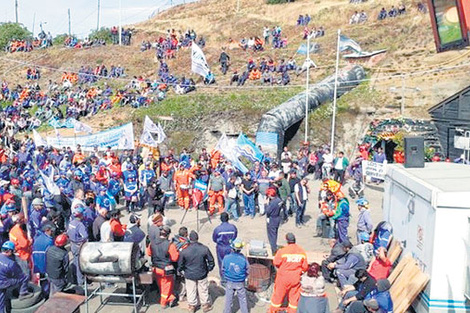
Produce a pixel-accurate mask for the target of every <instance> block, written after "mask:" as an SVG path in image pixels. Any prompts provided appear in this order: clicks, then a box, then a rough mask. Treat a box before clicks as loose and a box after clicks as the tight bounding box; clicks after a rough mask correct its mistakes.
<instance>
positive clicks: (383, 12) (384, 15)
mask: <svg viewBox="0 0 470 313" xmlns="http://www.w3.org/2000/svg"><path fill="white" fill-rule="evenodd" d="M386 18H387V10H385V8H382V10H380V13H379V16H378V17H377V19H378V20H379V21H381V20H384V19H386Z"/></svg>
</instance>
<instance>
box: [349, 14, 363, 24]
mask: <svg viewBox="0 0 470 313" xmlns="http://www.w3.org/2000/svg"><path fill="white" fill-rule="evenodd" d="M360 17H361V15H360V14H359V12H357V11H355V12H354V14H353V15H352V16H351V18H350V19H349V24H358V23H359V18H360Z"/></svg>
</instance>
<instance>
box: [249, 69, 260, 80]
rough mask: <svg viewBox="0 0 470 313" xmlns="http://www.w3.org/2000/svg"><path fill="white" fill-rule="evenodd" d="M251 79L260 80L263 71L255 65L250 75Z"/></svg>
mask: <svg viewBox="0 0 470 313" xmlns="http://www.w3.org/2000/svg"><path fill="white" fill-rule="evenodd" d="M249 79H250V80H258V79H261V72H260V71H259V69H258V68H257V67H255V68H254V69H253V70H252V71H251V72H250V76H249Z"/></svg>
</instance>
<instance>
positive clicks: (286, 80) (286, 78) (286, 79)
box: [278, 71, 290, 86]
mask: <svg viewBox="0 0 470 313" xmlns="http://www.w3.org/2000/svg"><path fill="white" fill-rule="evenodd" d="M289 83H290V77H289V73H287V71H285V72H283V73H282V76H281V79H280V80H279V81H278V84H279V85H282V86H286V85H288V84H289Z"/></svg>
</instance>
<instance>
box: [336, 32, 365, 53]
mask: <svg viewBox="0 0 470 313" xmlns="http://www.w3.org/2000/svg"><path fill="white" fill-rule="evenodd" d="M348 49H351V50H354V51H355V52H358V53H359V52H361V51H362V49H361V46H359V44H358V43H357V42H355V41H354V40H352V39H351V38H348V37H347V36H344V35H340V36H339V51H341V52H343V51H346V50H348Z"/></svg>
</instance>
